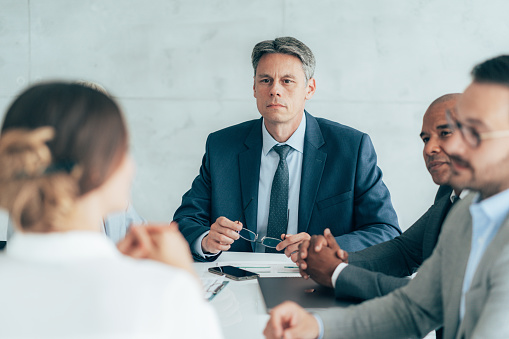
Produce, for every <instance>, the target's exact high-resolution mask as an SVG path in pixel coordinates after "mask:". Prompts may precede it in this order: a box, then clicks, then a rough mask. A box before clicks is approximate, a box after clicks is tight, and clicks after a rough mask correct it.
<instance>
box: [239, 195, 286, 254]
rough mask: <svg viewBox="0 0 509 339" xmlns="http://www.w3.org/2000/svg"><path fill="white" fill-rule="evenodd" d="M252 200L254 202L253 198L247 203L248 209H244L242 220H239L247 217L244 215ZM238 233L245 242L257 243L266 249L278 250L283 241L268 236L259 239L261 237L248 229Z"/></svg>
mask: <svg viewBox="0 0 509 339" xmlns="http://www.w3.org/2000/svg"><path fill="white" fill-rule="evenodd" d="M252 200H253V198H251V200H249V202H248V203H247V205H246V207H244V209H243V210H242V214H241V215H240V218H239V219H238V220H241V219H242V217H245V214H244V213H245V211H246V209H247V207H248V206H249V204H250V203H251V201H252ZM246 222H247V221H246ZM238 233H239V236H240V237H241V238H242V239H244V240H247V241H249V242H255V243H258V244H261V245H263V246H265V247H270V248H276V246H277V245H278V244H279V243H280V242H281V241H282V240H280V239H277V238H272V237H267V236H265V237H262V238H261V239H258V238H259V235H258V234H257V233H255V232H253V231H251V230H249V229H247V228H243V229H241V230H240V231H238Z"/></svg>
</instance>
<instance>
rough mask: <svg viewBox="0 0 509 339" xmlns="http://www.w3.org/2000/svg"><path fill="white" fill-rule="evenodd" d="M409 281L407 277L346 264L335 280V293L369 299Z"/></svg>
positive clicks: (346, 297) (389, 291) (341, 296)
mask: <svg viewBox="0 0 509 339" xmlns="http://www.w3.org/2000/svg"><path fill="white" fill-rule="evenodd" d="M409 281H410V278H409V277H403V278H398V277H392V276H390V275H385V274H383V273H378V272H372V271H369V270H367V269H364V268H360V267H356V266H353V265H348V266H347V267H345V268H344V269H343V270H342V271H341V273H340V274H339V276H338V279H337V280H336V287H335V293H336V297H337V298H340V299H349V298H354V299H359V300H369V299H373V298H376V297H381V296H383V295H386V294H389V293H391V292H392V291H394V290H395V289H398V288H400V287H403V286H405V285H406V284H408V282H409Z"/></svg>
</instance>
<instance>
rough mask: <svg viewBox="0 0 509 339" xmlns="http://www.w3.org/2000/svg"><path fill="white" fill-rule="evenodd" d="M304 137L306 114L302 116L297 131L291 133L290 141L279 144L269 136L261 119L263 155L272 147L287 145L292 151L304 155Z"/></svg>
mask: <svg viewBox="0 0 509 339" xmlns="http://www.w3.org/2000/svg"><path fill="white" fill-rule="evenodd" d="M305 135H306V114H305V113H304V114H303V115H302V119H301V121H300V124H299V127H297V130H296V131H295V132H293V134H292V136H291V137H290V139H288V140H287V141H286V142H283V143H279V142H277V141H276V140H275V139H274V138H273V137H272V135H270V134H269V131H267V128H266V127H265V120H264V119H262V138H263V148H262V151H263V155H267V154H269V152H270V150H271V149H272V147H274V146H275V145H288V146H291V147H292V148H293V149H294V150H296V151H298V152H300V153H304V136H305Z"/></svg>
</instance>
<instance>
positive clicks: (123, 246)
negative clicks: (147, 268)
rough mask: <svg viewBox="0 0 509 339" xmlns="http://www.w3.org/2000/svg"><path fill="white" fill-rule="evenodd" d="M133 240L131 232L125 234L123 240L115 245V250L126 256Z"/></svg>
mask: <svg viewBox="0 0 509 339" xmlns="http://www.w3.org/2000/svg"><path fill="white" fill-rule="evenodd" d="M133 242H134V238H133V235H132V232H129V233H127V234H126V236H125V238H124V239H122V240H120V241H119V242H118V244H117V249H118V250H119V251H120V252H121V253H123V254H126V255H128V254H129V250H130V248H131V247H132V246H133Z"/></svg>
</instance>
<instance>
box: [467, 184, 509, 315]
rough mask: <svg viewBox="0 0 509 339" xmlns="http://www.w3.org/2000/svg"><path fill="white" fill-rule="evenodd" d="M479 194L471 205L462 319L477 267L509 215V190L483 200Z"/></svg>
mask: <svg viewBox="0 0 509 339" xmlns="http://www.w3.org/2000/svg"><path fill="white" fill-rule="evenodd" d="M479 199H480V195H479V194H478V195H477V196H476V197H475V198H474V203H472V205H470V214H471V215H472V244H471V248H470V255H469V257H468V264H467V269H466V271H465V277H464V279H463V288H462V291H461V304H460V319H461V320H463V316H464V315H465V293H467V292H468V290H469V289H470V285H471V284H472V279H473V278H474V274H475V271H476V270H477V266H478V265H479V262H480V261H481V258H482V256H483V254H484V252H485V251H486V249H487V248H488V246H489V244H490V243H491V241H492V240H493V238H494V237H495V235H496V234H497V232H498V230H499V228H500V226H501V225H502V223H503V222H504V220H505V218H506V217H507V215H508V213H509V203H508V201H509V190H505V191H503V192H501V193H498V194H496V195H494V196H492V197H489V198H487V199H484V200H481V201H479Z"/></svg>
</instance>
